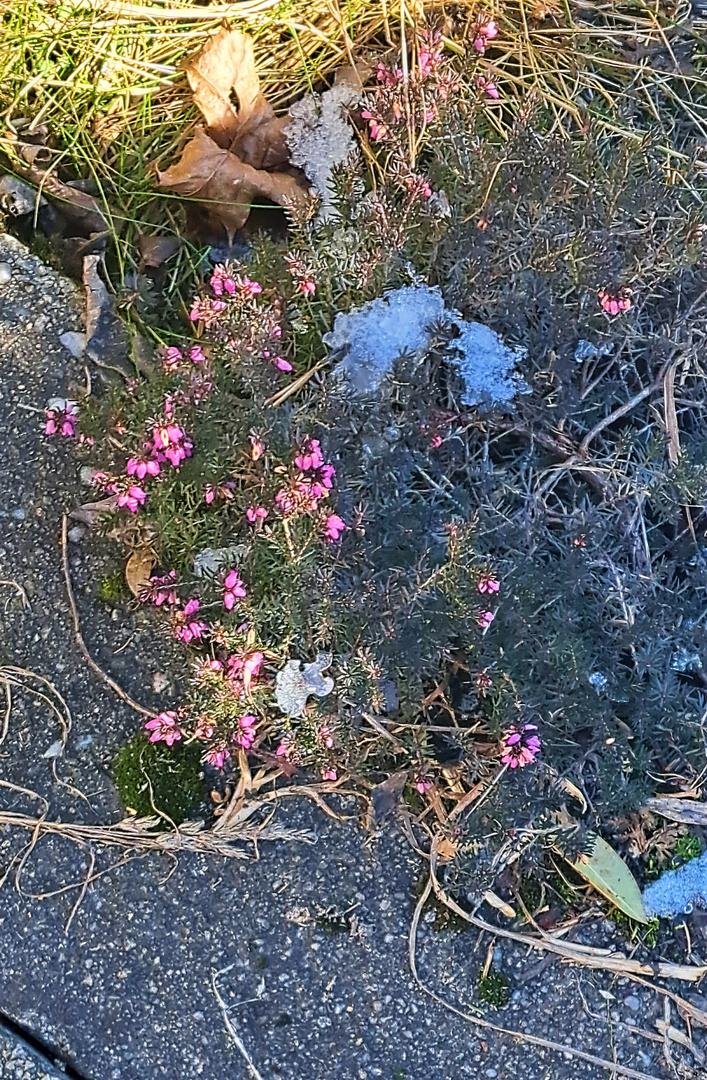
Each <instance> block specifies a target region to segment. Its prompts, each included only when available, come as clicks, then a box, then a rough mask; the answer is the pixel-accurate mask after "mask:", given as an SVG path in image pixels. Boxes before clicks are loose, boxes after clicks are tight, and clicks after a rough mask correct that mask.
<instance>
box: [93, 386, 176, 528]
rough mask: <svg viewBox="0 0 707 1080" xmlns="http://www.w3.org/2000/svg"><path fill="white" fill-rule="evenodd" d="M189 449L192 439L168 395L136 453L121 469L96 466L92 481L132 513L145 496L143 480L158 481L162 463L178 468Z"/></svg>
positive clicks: (119, 507)
mask: <svg viewBox="0 0 707 1080" xmlns="http://www.w3.org/2000/svg"><path fill="white" fill-rule="evenodd" d="M193 449H194V445H193V443H192V440H191V439H190V438H189V437H188V435H187V434H186V432H185V430H184V428H183V427H181V426H180V424H178V423H177V422H176V420H175V418H174V403H173V401H172V399H171V398H170V397H169V396H168V397H166V398H165V402H164V416H163V417H162V418H159V419H156V420H153V421H151V423H150V425H149V438H147V439H146V440H144V441H143V443H142V445H141V447H140V451H139V452H138V453H135V454H133V455H131V456H130V457H129V458H128V460H127V462H126V465H125V473H124V474H122V475H114V474H110V473H107V472H105V471H103V470H102V469H99V470H97V471H96V472H94V474H93V477H92V482H93V483H94V484H95V485H96V486H97V487H99V488H101V489H102V491H103V492H104V494H106V495H115V496H116V506H117V507H118V509H126V510H129V511H130V513H131V514H135V513H137V511H138V510H139V509H140V508H141V507H142V506H144V505H145V502H146V500H147V494H148V493H147V490H146V489H145V487H144V486H143V485H144V484H145V482H146V481H151V480H157V481H159V479H160V478H161V476H162V469H163V466H165V465H168V466H170V467H171V468H172V469H174V470H177V471H178V470H179V468H180V466H181V464H182V463H183V462H184V461H185V460H186V459H187V458H189V457H191V455H192V452H193Z"/></svg>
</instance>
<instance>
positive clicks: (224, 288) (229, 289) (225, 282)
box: [209, 266, 236, 296]
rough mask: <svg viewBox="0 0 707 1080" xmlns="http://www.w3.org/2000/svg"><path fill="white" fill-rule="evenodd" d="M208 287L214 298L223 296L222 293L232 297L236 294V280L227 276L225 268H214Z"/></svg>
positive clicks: (229, 275)
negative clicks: (212, 291) (211, 290)
mask: <svg viewBox="0 0 707 1080" xmlns="http://www.w3.org/2000/svg"><path fill="white" fill-rule="evenodd" d="M209 285H210V286H211V288H212V289H213V290H214V293H215V295H216V296H223V294H224V293H227V294H228V296H234V295H235V292H236V279H235V278H234V277H233V276H232V275H231V274H229V272H228V270H227V269H226V267H225V266H217V267H215V269H214V272H213V274H212V275H211V280H210V281H209Z"/></svg>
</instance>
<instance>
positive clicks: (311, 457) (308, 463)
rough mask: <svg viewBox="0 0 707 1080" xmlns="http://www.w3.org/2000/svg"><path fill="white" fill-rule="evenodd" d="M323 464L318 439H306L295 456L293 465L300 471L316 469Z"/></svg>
mask: <svg viewBox="0 0 707 1080" xmlns="http://www.w3.org/2000/svg"><path fill="white" fill-rule="evenodd" d="M323 464H324V458H323V457H322V450H321V446H320V444H319V439H308V440H307V441H306V442H305V444H304V446H303V448H302V450H301V451H300V453H299V454H298V455H297V456H296V458H295V465H296V466H297V468H298V469H301V471H302V472H309V470H310V469H318V468H320V466H322V465H323Z"/></svg>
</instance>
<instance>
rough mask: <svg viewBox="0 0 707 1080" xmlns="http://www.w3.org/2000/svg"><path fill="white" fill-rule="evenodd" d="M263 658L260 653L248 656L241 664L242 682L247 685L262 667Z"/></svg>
mask: <svg viewBox="0 0 707 1080" xmlns="http://www.w3.org/2000/svg"><path fill="white" fill-rule="evenodd" d="M264 659H265V656H264V655H263V653H261V652H254V653H251V654H250V656H249V657H248V658H247V659H246V660H245V661H244V663H243V682H244V683H245V684H246V686H247V685H248V683H249V682H250V680H251V679H254V678H255V676H256V675H257V674H258V672H259V671H260V669H261V667H262V666H263V660H264Z"/></svg>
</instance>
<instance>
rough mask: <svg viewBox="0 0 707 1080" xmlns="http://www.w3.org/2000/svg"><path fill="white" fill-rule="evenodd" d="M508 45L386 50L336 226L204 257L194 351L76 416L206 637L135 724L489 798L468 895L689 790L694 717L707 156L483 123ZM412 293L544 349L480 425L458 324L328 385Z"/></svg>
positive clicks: (643, 141)
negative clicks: (394, 55)
mask: <svg viewBox="0 0 707 1080" xmlns="http://www.w3.org/2000/svg"><path fill="white" fill-rule="evenodd" d="M494 29H495V26H494V23H493V22H492V21H491V20H490V19H485V18H483V19H480V21H479V23H478V26H477V27H476V35H475V38H474V50H473V51H474V53H475V56H474V58H473V59H472V60H471V62H470V63H469V64H468V66H466V67H464V66H463V65H461V66H460V65H458V66H457V67H456V68H454V69H452V66H451V65H450V64H449V62H448V61H446V60H445V59H444V56H443V52H442V48H441V40H440V38H439V37H437V36H435V35H434V34H429V35H428V36H427V37H426V38H423V39H422V45H421V48H420V53H419V57H418V64H417V68H416V71H415V73H414V74H413V75H411V76H410V77H409V78H406V77H405V76H404V75H403V71H402V66H401V65H398V64H390V65H383V64H382V65H379V67H378V68H377V69H376V72H375V85H374V89H373V90H372V92H371V93H370V94H369V96H368V97H367V98H366V100H365V101H364V102H363V103H362V106H361V107H360V108H359V109H358V110H357V111H356V112H355V113H354V114H353V120H354V122H356V123H357V124H358V125H359V129H360V135H361V140H362V145H363V147H364V150H365V155H364V154H362V155H358V156H353V157H352V158H351V159H350V160H349V161H348V162H347V163H346V164H345V165H344V166H343V167H341V168H340V169H339V170H338V171H337V173H336V175H335V176H334V178H333V185H334V194H335V199H334V206H335V208H336V213H335V214H334V215H329V216H328V217H327V219H326V220H325V221H323V222H322V221H319V220H318V218H317V214H316V209H317V207H316V203H314V202H312V204H311V205H310V206H308V207H307V208H305V209H304V210H300V211H298V212H297V213H294V212H293V214H292V220H291V227H290V231H289V235H288V238H287V240H286V241H284V242H278V241H276V240H273V239H271V238H268V237H265V236H263V237H260V238H258V239H257V240H256V241H255V242H254V244H253V247H252V252H251V255H250V257H249V259H248V260H247V261H243V262H242V263H236V262H225V263H223V264H219V265H217V266H216V267H215V268H214V269H213V270H212V271H211V272H210V273H209V274H208V275H207V279H206V280H205V281H204V284H203V289H202V290H201V292H200V293H199V295H198V296H197V297H196V298H195V299H194V300H193V303H192V305H191V308H190V316H191V323H192V331H191V334H190V335H189V340H188V341H186V343H181V342H180V343H174V344H169V345H166V346H165V347H164V348H163V350H162V353H161V370H159V371H158V372H156V373H154V374H153V375H152V376H151V377H149V378H140V379H136V380H131V381H130V382H127V383H126V384H125V385H124V386H122V387H120V388H112V389H110V390H108V391H107V392H106V393H105V394H104V396H103V398H101V399H100V400H98V401H97V402H95V403H92V404H91V405H90V407H88V408H83V407H82V409H81V411H80V416H79V419H78V427H79V430H80V431H81V435H80V436H79V438H81V437H83V439H84V443H83V447H82V449H81V451H80V452H81V453H82V454H84V455H87V456H89V455H90V458H91V460H92V461H93V462H94V463H95V464H96V465H97V466H98V468H97V471H96V472H95V473H94V482H95V484H96V487H97V489H98V490H99V492H100V493H101V494H102V495H103V496H104V497H105V498H106V500H108V502H107V503H106V504H105V505H106V507H107V510H108V518H107V519H106V526H107V527H110V528H113V529H114V528H115V527H116V524H119V523H120V522H123V523H125V522H129V523H131V524H132V523H133V521H136V522H139V530H140V541H141V543H143V544H144V543H149V544H150V545H151V546H152V548H153V550H154V552H155V554H156V556H157V558H158V559H159V564H160V565H159V567H158V569H157V570H156V572H155V573H154V574H153V576H152V579H151V581H150V584H149V586H147V587H146V588H145V589H144V591H143V594H142V595H141V597H140V601H141V603H142V604H143V606H144V607H145V609H153V610H154V615H155V618H156V619H158V620H160V621H161V622H162V624H163V625H165V626H166V627H168V628H169V630H170V632H171V634H172V636H173V637H174V639H175V640H176V641H177V642H179V643H180V644H181V646H183V647H184V648H185V649H186V650H187V651H186V655H187V657H188V664H189V667H190V673H191V674H190V687H189V691H188V694H187V696H186V698H185V700H184V701H183V702H181V703H179V704H178V705H177V706H175V707H174V708H173V709H170V710H167V711H165V712H163V713H161V714H160V715H159V716H157V717H155V718H153V719H152V720H150V721H148V723H147V725H146V736H147V737H149V739H150V740H151V741H152V742H153V743H165V744H166V745H167V746H168V747H169V746H174V745H176V744H181V745H184V744H189V745H193V744H197V745H198V746H199V747H200V749H201V753H202V759H203V761H204V762H205V763H206V764H207V765H208V766H210V767H213V768H215V769H218V770H221V771H222V773H223V774H224V775H227V776H228V775H230V774H231V772H233V771H234V770H239V769H242V768H244V767H245V764H246V762H247V761H248V760H251V761H254V762H259V763H260V764H266V765H268V764H269V765H273V766H274V765H277V766H279V768H280V769H281V770H282V771H283V772H284V773H285V774H287V775H292V774H293V773H295V772H297V771H301V770H306V769H309V768H314V769H315V770H316V772H317V774H318V777H319V778H320V779H323V780H325V781H331V782H334V781H336V780H337V779H339V778H341V777H342V776H346V775H348V776H350V777H352V778H353V779H354V780H355V781H358V782H360V783H361V784H362V785H363V786H366V787H369V788H370V787H371V786H375V785H377V784H379V783H381V782H383V781H385V780H386V778H387V777H388V776H390V775H391V774H392V773H396V772H400V771H403V772H404V773H405V775H406V777H407V781H408V796H409V797H410V799H411V801H417V805H418V806H421V807H422V809H421V812H422V813H423V814H427V813H428V811H429V809H430V808H436V814H437V817H438V818H439V819H440V820H442V821H444V820H445V819H446V814H447V812H448V811H449V809H450V808H451V807H452V806H453V805H454V804H455V802H457V801H458V800H459V799H460V798H461V797H463V795H464V794H465V793H467V792H468V791H470V790H471V789H472V788H473V787H474V785H476V784H478V783H479V781H482V782H483V783H484V784H487V785H488V786H487V787H486V789H485V791H484V795H483V797H482V798H480V799H478V800H477V802H476V803H474V804H473V805H471V808H470V810H469V811H468V812H467V813H465V814H463V815H461V816H460V817H459V818H458V819H457V821H456V824H455V834H454V847H455V850H456V852H457V858H456V859H455V862H454V864H453V866H452V867H451V868H450V869H449V872H448V880H449V883H450V886H456V887H458V888H459V889H461V888H462V887H463V888H464V889H466V890H467V891H469V890H471V891H472V892H474V893H478V895H481V894H482V893H483V890H484V889H485V888H487V887H489V885H490V883H491V882H493V880H494V879H495V877H496V876H497V875H498V874H499V872H500V871H502V870H504V868H506V867H510V868H515V870H514V872H517V873H520V874H521V875H524V874H533V873H535V872H537V871H538V867H539V866H541V865H542V864H543V861H544V860H545V859H546V857H547V856H548V853H549V852H551V851H560V852H562V853H563V854H565V855H566V856H567V857H573V856H577V855H578V854H580V853H581V852H583V851H586V850H588V849H590V847H591V844H590V841H589V839H588V836H589V830H590V829H596V828H598V827H600V826H601V825H602V824H604V823H606V822H607V821H608V820H609V819H612V820H613V821H614V822H621V821H624V822H626V821H629V820H631V818H632V815H633V814H634V811H635V810H636V808H637V807H639V806H640V804H641V802H642V801H643V800H644V798H645V797H646V796H647V795H649V794H652V793H654V792H655V791H656V789H657V788H658V787H663V788H665V786H666V785H667V786H670V785H673V786H674V785H676V784H677V785H680V784H685V785H689V784H690V783H692V782H694V781H695V780H696V778H697V777H698V776H699V775H700V773H701V769H702V763H703V758H704V734H705V733H704V710H703V700H702V697H703V690H704V684H705V676H704V674H703V661H702V655H703V649H704V644H705V643H704V628H703V622H704V620H703V606H704V593H705V588H706V587H707V577H706V575H707V556H706V554H705V550H706V549H705V545H704V533H705V527H706V522H705V518H704V502H705V479H704V476H705V474H704V461H705V456H706V452H707V445H706V444H705V436H704V425H703V424H702V423H701V413H702V411H703V410H704V408H705V404H706V402H705V395H704V371H703V367H702V362H701V352H700V346H701V342H702V340H703V337H704V332H705V328H706V326H707V324H706V322H705V318H706V311H707V308H706V307H705V302H704V297H705V295H707V280H705V270H706V267H705V257H704V252H703V233H704V225H703V210H702V196H701V190H702V187H703V185H702V181H701V171H700V158H699V148H695V149H694V150H693V148H691V147H690V146H687V145H684V146H683V147H682V148H681V151H680V157H679V161H680V166H679V168H677V169H674V168H672V167H671V166H669V164H668V163H666V158H665V153H664V150H663V149H660V148H657V147H655V146H653V145H652V143H651V140H650V138H648V137H645V136H643V135H641V134H640V133H638V132H636V137H635V138H634V139H633V140H628V139H626V140H618V139H616V138H615V137H613V136H612V135H600V134H598V133H597V132H595V131H592V130H590V131H589V132H588V133H586V134H585V135H584V137H583V138H582V139H581V140H577V141H575V142H571V141H569V140H561V139H557V138H554V137H550V136H547V135H545V134H542V132H541V131H539V130H538V126H537V125H536V123H535V121H534V117H533V114H532V109H530V108H528V109H527V110H526V112H525V115H524V116H523V117H522V118H521V120H520V121H519V122H518V124H517V125H516V127H515V129H514V130H513V131H512V133H511V135H510V138H508V139H507V140H505V141H503V142H501V141H500V140H499V141H495V140H494V139H491V138H488V137H482V133H483V132H485V131H486V110H487V109H488V107H489V102H490V101H493V99H494V94H493V92H492V89H493V83H492V82H491V81H490V75H489V74H488V72H487V74H481V72H482V71H486V70H487V69H485V68H481V69H480V67H479V63H480V61H479V57H483V54H484V53H485V50H486V47H487V45H488V43H489V42H490V41H492V40H493V37H494V32H493V31H494ZM477 41H478V45H477V44H476V42H477ZM479 80H483V81H479ZM420 282H425V283H427V284H430V285H439V286H440V288H441V289H442V292H443V295H444V299H445V303H446V305H447V307H448V309H449V310H450V311H452V310H455V311H457V312H458V313H460V314H461V316H463V318H464V319H469V320H474V321H476V322H479V323H483V324H484V325H487V326H489V327H491V328H492V329H493V330H494V331H495V332H496V333H497V334H498V335H500V338H501V339H502V340H503V341H506V342H508V343H510V344H511V345H513V346H518V347H522V349H523V350H525V357H526V358H525V360H524V361H523V364H524V370H523V372H522V374H523V376H524V379H525V384H526V386H525V389H526V390H527V392H526V393H523V394H519V395H518V396H517V398H516V399H515V400H514V401H513V402H512V403H511V404H510V405H508V404H506V405H504V406H503V407H498V406H494V405H493V402H492V401H490V402H489V403H488V405H487V406H486V407H484V408H470V407H469V406H465V405H464V404H463V403H462V396H463V387H462V385H461V377H460V375H459V373H458V371H457V370H456V369H455V367H454V365H453V364H451V363H450V362H449V359H450V355H451V352H452V351H453V349H454V341H455V333H456V331H455V330H454V328H453V327H452V328H450V326H449V325H443V326H436V327H432V328H430V337H429V342H428V344H427V346H426V348H425V349H424V353H423V355H416V356H409V355H408V356H406V355H402V356H400V357H399V359H398V361H397V362H396V365H395V367H394V370H393V371H392V372H391V373H390V375H389V376H388V378H387V379H386V381H385V383H384V384H383V385H382V387H381V388H380V389H379V391H377V392H376V394H375V396H374V397H373V398H371V397H370V396H366V395H357V394H355V393H352V392H351V390H350V388H349V387H347V385H346V382H345V380H342V379H341V378H337V377H336V375H335V374H334V372H332V370H331V368H332V366H333V364H330V363H329V360H330V359H331V360H332V361H335V360H337V359H339V357H334V358H330V357H329V356H328V350H327V346H326V343H325V341H324V337H325V335H326V334H327V333H328V332H329V331H330V330H331V328H332V326H333V323H334V319H335V316H336V314H337V312H341V311H354V310H356V309H357V308H358V307H360V306H361V305H363V304H365V303H367V302H368V301H370V300H371V299H374V298H377V297H379V296H381V295H383V294H384V293H385V292H386V290H392V289H396V288H398V287H400V286H405V285H410V284H417V283H420ZM50 405H51V403H50ZM57 409H58V407H57V405H56V403H54V404H53V405H51V412H52V415H49V414H48V418H47V423H48V425H50V424H51V425H53V428H54V430H52V431H49V430H48V434H49V435H55V434H62V433H63V434H64V435H67V436H70V435H71V434H72V432H73V430H74V428H75V427H76V425H77V420H76V416H75V413H74V411H73V408H72V409H68V408H65V407H63V406H62V409H63V411H62V409H59V410H58V411H57ZM60 413H61V415H59V414H60ZM67 424H68V426H69V427H71V431H70V432H69V431H63V430H62V429H63V427H64V426H65V425H67ZM57 426H58V427H59V430H58V431H57ZM91 440H94V442H95V445H94V446H91V445H90V442H91ZM293 663H294V668H293V667H291V665H292V664H293ZM300 663H302V664H304V667H303V668H302V669H301V670H300ZM325 673H326V674H325ZM288 680H289V682H288ZM308 680H309V681H308ZM295 684H296V685H297V687H299V696H297V702H298V704H297V706H296V707H295V706H293V704H292V702H293V700H294V697H293V695H292V692H291V691H292V686H293V685H295ZM286 691H287V692H286ZM568 805H569V808H570V811H571V812H568ZM445 807H446V808H447V809H446V810H445ZM580 817H581V819H582V823H581V824H580Z"/></svg>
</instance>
